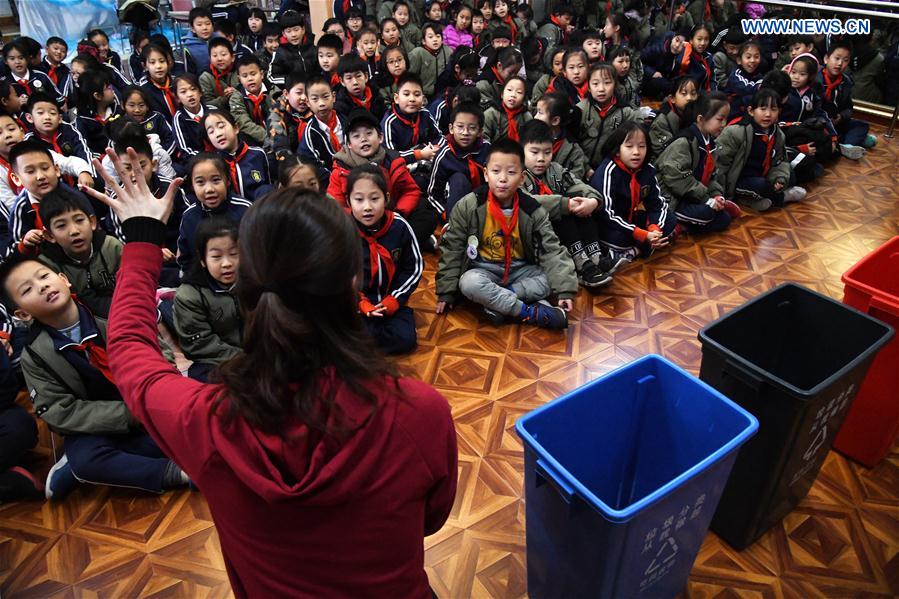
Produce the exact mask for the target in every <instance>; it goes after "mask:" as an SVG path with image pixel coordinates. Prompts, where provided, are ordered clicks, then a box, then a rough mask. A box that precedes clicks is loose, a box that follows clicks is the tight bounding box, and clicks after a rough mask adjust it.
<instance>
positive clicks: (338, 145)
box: [325, 110, 343, 152]
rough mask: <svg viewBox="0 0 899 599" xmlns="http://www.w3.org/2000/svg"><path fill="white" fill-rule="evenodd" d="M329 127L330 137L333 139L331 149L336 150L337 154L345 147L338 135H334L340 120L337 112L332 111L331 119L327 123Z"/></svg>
mask: <svg viewBox="0 0 899 599" xmlns="http://www.w3.org/2000/svg"><path fill="white" fill-rule="evenodd" d="M325 124H326V125H327V126H328V136H329V137H330V138H331V147H333V148H334V151H335V152H339V151H340V149H341V148H342V147H343V144H342V143H340V139H339V138H338V137H337V134H336V133H334V129H336V128H337V124H338V120H337V111H336V110H332V111H331V117H330V118H329V119H328V122H327V123H325Z"/></svg>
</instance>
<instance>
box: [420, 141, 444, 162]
mask: <svg viewBox="0 0 899 599" xmlns="http://www.w3.org/2000/svg"><path fill="white" fill-rule="evenodd" d="M438 149H439V147H438V146H437V145H436V144H428V145H426V146H425V147H423V148H422V149H421V150H419V151H418V152H419V154H420V155H421V159H422V160H432V159H433V158H434V156H436V155H437V150H438Z"/></svg>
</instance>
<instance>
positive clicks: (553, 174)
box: [521, 161, 602, 220]
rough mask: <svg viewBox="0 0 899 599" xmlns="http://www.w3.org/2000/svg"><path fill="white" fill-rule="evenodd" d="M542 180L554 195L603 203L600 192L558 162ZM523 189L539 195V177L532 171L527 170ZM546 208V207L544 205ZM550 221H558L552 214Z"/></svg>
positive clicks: (550, 165) (550, 167)
mask: <svg viewBox="0 0 899 599" xmlns="http://www.w3.org/2000/svg"><path fill="white" fill-rule="evenodd" d="M540 180H541V181H542V182H543V183H544V184H545V185H546V186H547V187H549V189H550V190H551V191H552V192H553V193H554V194H558V195H560V196H563V197H565V198H577V197H584V198H596V199H597V200H600V202H601V201H602V196H601V195H600V193H599V192H598V191H596V190H595V189H594V188H593V187H591V186H590V185H588V184H587V183H584V182H583V181H581V180H580V179H579V178H578V177H576V176H574V175H573V174H572V172H571V171H570V170H568V169H566V168H565V167H564V166H562V165H561V164H559V163H558V162H556V161H553V162H550V163H549V168H548V169H546V172H545V173H543V177H542V178H541V179H540ZM521 188H522V189H523V190H525V191H526V192H528V193H529V194H530V195H532V196H536V195H537V194H539V193H540V186H539V185H538V183H537V176H536V175H534V174H533V173H531V171H528V170H526V171H525V172H524V183H522V184H521ZM545 197H552V196H545ZM541 204H542V202H541ZM544 207H546V206H545V205H544ZM550 219H551V220H556V219H555V218H552V214H551V215H550Z"/></svg>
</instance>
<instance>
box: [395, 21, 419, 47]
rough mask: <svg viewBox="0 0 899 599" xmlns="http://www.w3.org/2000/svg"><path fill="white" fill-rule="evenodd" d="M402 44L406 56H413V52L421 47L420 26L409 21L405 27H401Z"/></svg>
mask: <svg viewBox="0 0 899 599" xmlns="http://www.w3.org/2000/svg"><path fill="white" fill-rule="evenodd" d="M400 42H402V44H403V50H405V51H406V54H407V55H408V54H412V51H413V50H415V49H416V48H420V47H421V29H419V28H418V25H416V24H415V23H413V22H412V21H409V22H408V23H406V25H405V26H403V27H400Z"/></svg>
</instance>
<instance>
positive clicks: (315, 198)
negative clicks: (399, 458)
mask: <svg viewBox="0 0 899 599" xmlns="http://www.w3.org/2000/svg"><path fill="white" fill-rule="evenodd" d="M240 229H241V234H240V242H239V243H240V254H241V259H240V266H239V268H238V277H237V281H238V282H237V286H236V288H235V295H236V296H237V299H238V302H239V303H240V305H241V309H242V311H243V315H244V336H243V344H244V347H243V349H244V351H243V353H241V354H238V355H237V356H236V357H234V358H232V359H231V360H229V361H228V362H226V363H225V364H223V365H222V366H221V367H220V368H219V370H218V378H220V379H221V382H222V384H223V385H224V387H225V389H226V392H225V393H222V394H220V395H219V399H218V400H217V402H216V403H215V404H214V406H213V411H214V412H215V413H219V410H218V408H219V407H220V406H222V407H224V408H225V409H224V412H223V413H221V415H222V417H223V418H224V421H225V423H226V424H227V423H229V422H231V421H233V419H234V418H235V417H238V416H239V417H240V418H242V419H244V420H245V421H246V422H247V423H248V424H250V425H251V426H253V427H254V428H257V429H259V430H260V431H262V432H264V433H266V434H277V435H282V436H283V435H285V434H286V432H287V431H288V430H289V429H290V428H291V427H292V426H293V424H294V423H295V422H297V421H299V422H302V423H303V424H305V425H306V426H307V427H308V429H309V433H307V434H310V435H314V436H315V437H320V436H333V437H337V438H343V437H344V436H345V435H348V434H351V433H352V432H353V431H355V430H356V429H357V428H359V427H361V426H364V425H365V424H366V423H367V422H368V420H369V419H370V418H371V415H372V414H373V413H374V411H375V409H376V406H377V399H376V398H375V396H374V395H373V393H372V391H371V390H370V389H371V386H370V385H371V384H372V383H375V382H378V383H381V386H383V383H382V381H384V378H385V376H386V377H388V378H391V379H393V382H394V385H397V387H398V384H397V382H396V378H395V377H394V376H393V368H392V367H391V366H390V364H389V363H388V362H387V361H386V360H385V359H384V358H383V357H382V356H381V354H380V353H379V352H378V351H377V350H376V349H375V347H374V343H373V342H372V338H371V335H370V334H369V332H368V329H367V327H366V326H365V325H364V323H363V322H362V319H361V317H360V316H359V314H358V307H357V302H358V291H357V290H356V288H355V286H354V279H355V278H356V277H357V276H358V274H359V273H360V272H361V268H362V257H361V253H360V252H359V237H358V234H357V232H356V226H355V225H354V224H353V222H352V219H350V218H349V217H348V216H347V214H346V213H345V212H344V210H343V209H342V208H341V207H340V206H339V205H338V204H337V202H334V201H331V200H329V199H327V198H325V197H323V196H322V195H320V194H315V193H309V192H305V191H302V190H298V189H291V188H289V187H288V188H284V189H280V190H278V191H275V192H272V193H270V194H268V195H267V196H265V197H264V198H262V199H260V200H258V201H257V202H256V203H255V204H254V205H253V207H252V208H251V209H250V210H248V211H247V213H246V214H245V215H244V217H243V219H242V220H241V223H240ZM284 256H306V258H305V259H303V260H284V259H283V257H284ZM332 381H333V382H334V383H335V384H331V383H332ZM343 389H347V390H348V391H349V392H351V393H352V394H354V395H356V396H358V397H360V398H361V399H363V400H364V401H365V402H366V403H368V404H369V405H370V406H371V412H370V414H369V415H368V417H367V418H366V419H365V421H364V422H348V421H347V418H346V415H345V413H344V411H343V409H342V408H341V407H340V405H339V404H338V403H337V401H336V400H337V396H338V393H340V392H341V391H342V390H343ZM310 442H317V441H316V440H315V439H313V440H310Z"/></svg>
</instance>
